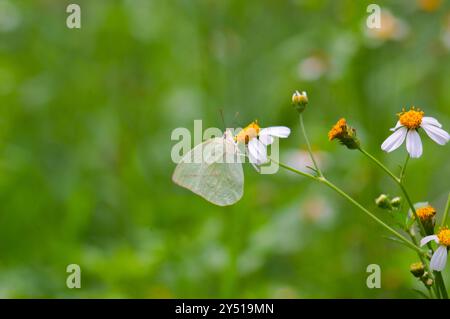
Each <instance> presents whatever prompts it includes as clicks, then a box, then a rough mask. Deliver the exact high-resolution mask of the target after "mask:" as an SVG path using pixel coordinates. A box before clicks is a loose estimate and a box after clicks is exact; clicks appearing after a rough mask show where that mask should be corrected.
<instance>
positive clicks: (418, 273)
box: [409, 262, 425, 278]
mask: <svg viewBox="0 0 450 319" xmlns="http://www.w3.org/2000/svg"><path fill="white" fill-rule="evenodd" d="M409 271H410V272H411V273H412V274H413V276H414V277H416V278H420V277H422V276H423V274H424V273H425V266H424V265H423V264H422V263H421V262H417V263H414V264H411V266H409Z"/></svg>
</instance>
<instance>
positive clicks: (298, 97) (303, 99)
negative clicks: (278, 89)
mask: <svg viewBox="0 0 450 319" xmlns="http://www.w3.org/2000/svg"><path fill="white" fill-rule="evenodd" d="M306 104H308V96H307V95H306V92H305V91H303V92H302V93H300V92H299V91H295V93H294V94H292V105H293V106H294V107H295V109H296V110H297V112H298V113H302V112H303V111H304V110H305V108H306Z"/></svg>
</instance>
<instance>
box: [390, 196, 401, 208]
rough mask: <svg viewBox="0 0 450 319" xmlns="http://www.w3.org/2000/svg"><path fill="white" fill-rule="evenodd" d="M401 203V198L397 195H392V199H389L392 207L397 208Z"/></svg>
mask: <svg viewBox="0 0 450 319" xmlns="http://www.w3.org/2000/svg"><path fill="white" fill-rule="evenodd" d="M401 204H402V198H401V197H399V196H397V197H394V198H393V199H391V206H392V207H394V208H399V207H400V205H401Z"/></svg>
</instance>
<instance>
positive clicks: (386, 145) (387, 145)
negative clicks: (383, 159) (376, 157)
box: [381, 127, 408, 152]
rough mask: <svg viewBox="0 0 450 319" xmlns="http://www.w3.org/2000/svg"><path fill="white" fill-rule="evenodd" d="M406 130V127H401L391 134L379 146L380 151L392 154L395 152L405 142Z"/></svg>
mask: <svg viewBox="0 0 450 319" xmlns="http://www.w3.org/2000/svg"><path fill="white" fill-rule="evenodd" d="M407 132H408V129H407V128H406V127H401V128H399V129H398V130H397V131H395V132H394V133H392V134H391V135H390V136H389V137H388V138H387V139H386V140H385V141H384V142H383V144H381V149H382V150H383V151H385V152H392V151H393V150H396V149H397V148H398V147H399V146H400V145H402V143H403V141H404V140H405V137H406V133H407Z"/></svg>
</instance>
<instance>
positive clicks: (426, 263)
mask: <svg viewBox="0 0 450 319" xmlns="http://www.w3.org/2000/svg"><path fill="white" fill-rule="evenodd" d="M408 235H409V237H410V238H411V241H412V242H413V243H414V245H416V246H418V243H417V238H416V236H414V234H413V233H412V231H411V230H410V229H409V230H408ZM417 255H418V256H419V259H420V261H421V262H422V264H423V265H424V267H425V270H426V271H427V272H428V273H429V274H430V276H431V279H433V281H435V279H434V275H433V272H432V271H431V269H430V267H429V265H428V262H427V260H426V259H425V258H424V256H423V255H422V254H417ZM425 287H427V288H428V289H430V288H429V287H428V286H425ZM432 288H433V291H434V293H435V294H436V296H437V298H439V295H440V294H439V287H437V285H432ZM430 293H431V290H430Z"/></svg>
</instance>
